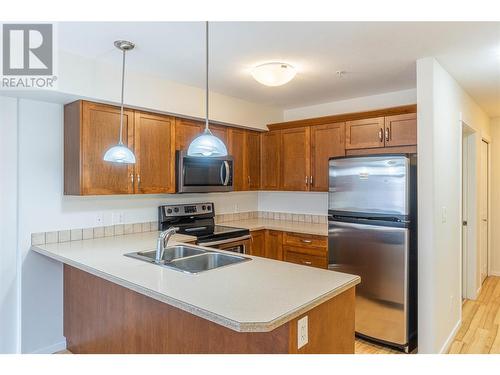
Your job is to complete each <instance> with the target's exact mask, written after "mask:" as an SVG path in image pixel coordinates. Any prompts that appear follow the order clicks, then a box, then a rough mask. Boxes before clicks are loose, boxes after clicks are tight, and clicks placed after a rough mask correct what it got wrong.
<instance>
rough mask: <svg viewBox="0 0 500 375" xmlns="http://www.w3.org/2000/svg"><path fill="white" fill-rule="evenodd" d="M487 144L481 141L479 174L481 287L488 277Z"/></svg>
mask: <svg viewBox="0 0 500 375" xmlns="http://www.w3.org/2000/svg"><path fill="white" fill-rule="evenodd" d="M489 146H490V145H489V143H488V142H487V141H485V140H484V139H483V140H481V158H480V163H481V167H480V172H479V186H480V190H479V212H480V218H481V221H480V223H479V270H480V272H479V274H480V280H481V285H482V284H483V282H484V280H486V278H487V277H488V273H489V272H488V269H489V268H488V265H489V251H488V249H489V242H490V241H489V227H488V222H489V183H490V181H489Z"/></svg>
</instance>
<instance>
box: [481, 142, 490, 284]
mask: <svg viewBox="0 0 500 375" xmlns="http://www.w3.org/2000/svg"><path fill="white" fill-rule="evenodd" d="M481 142H484V143H486V144H487V147H488V150H487V156H486V157H487V163H488V165H487V169H486V178H487V188H488V193H487V198H486V199H487V200H488V201H487V202H486V207H487V210H488V217H487V220H488V222H487V230H488V237H487V241H488V244H487V247H486V262H487V264H486V277H488V276H490V275H491V142H490V140H489V139H488V138H486V137H482V138H481ZM480 276H481V275H480Z"/></svg>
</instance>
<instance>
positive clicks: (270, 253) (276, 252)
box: [264, 230, 283, 260]
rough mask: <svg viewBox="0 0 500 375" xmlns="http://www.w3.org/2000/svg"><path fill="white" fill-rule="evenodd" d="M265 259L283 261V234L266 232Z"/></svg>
mask: <svg viewBox="0 0 500 375" xmlns="http://www.w3.org/2000/svg"><path fill="white" fill-rule="evenodd" d="M264 257H266V258H270V259H276V260H283V232H280V231H277V230H266V237H265V250H264Z"/></svg>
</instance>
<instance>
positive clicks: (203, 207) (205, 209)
mask: <svg viewBox="0 0 500 375" xmlns="http://www.w3.org/2000/svg"><path fill="white" fill-rule="evenodd" d="M161 209H162V210H163V215H164V216H165V217H172V216H196V215H206V214H213V213H214V204H213V203H192V204H176V205H166V206H161Z"/></svg>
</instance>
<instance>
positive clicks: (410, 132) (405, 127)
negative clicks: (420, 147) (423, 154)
mask: <svg viewBox="0 0 500 375" xmlns="http://www.w3.org/2000/svg"><path fill="white" fill-rule="evenodd" d="M384 136H385V146H386V147H388V146H391V147H392V146H413V145H416V144H417V114H416V113H409V114H403V115H396V116H388V117H386V118H385V133H384Z"/></svg>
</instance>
